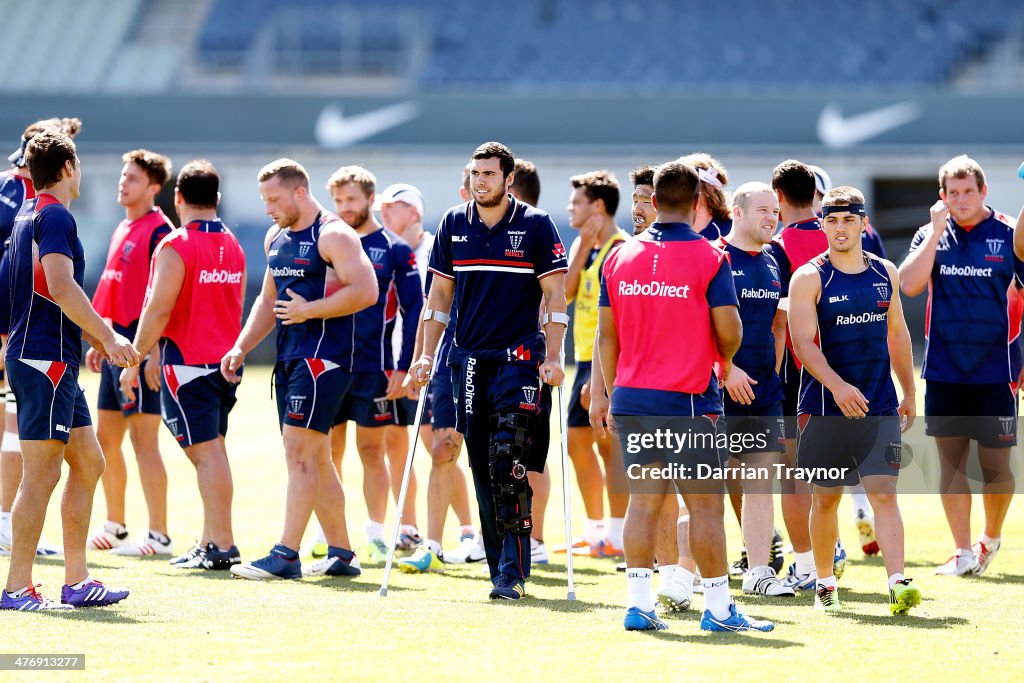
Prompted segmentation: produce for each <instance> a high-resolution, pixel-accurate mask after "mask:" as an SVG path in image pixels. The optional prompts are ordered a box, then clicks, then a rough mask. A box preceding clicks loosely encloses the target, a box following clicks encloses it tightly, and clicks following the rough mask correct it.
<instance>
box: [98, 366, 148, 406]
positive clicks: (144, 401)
mask: <svg viewBox="0 0 1024 683" xmlns="http://www.w3.org/2000/svg"><path fill="white" fill-rule="evenodd" d="M147 362H151V361H147ZM120 382H121V368H119V367H117V366H116V365H113V364H111V363H108V362H107V361H103V368H102V369H101V370H100V393H99V397H98V398H97V400H96V407H97V408H98V409H99V410H120V411H121V414H122V415H124V416H125V417H131V416H132V415H138V414H140V413H141V414H144V415H159V414H160V392H159V391H153V390H152V389H150V388H149V385H148V384H146V379H145V377H143V376H142V373H141V372H140V373H139V386H138V388H137V389H136V391H135V400H133V401H129V400H128V399H126V398H125V396H124V394H122V393H121V384H120Z"/></svg>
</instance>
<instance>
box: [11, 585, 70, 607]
mask: <svg viewBox="0 0 1024 683" xmlns="http://www.w3.org/2000/svg"><path fill="white" fill-rule="evenodd" d="M40 585H41V584H36V585H35V586H29V587H28V588H26V589H25V590H23V591H21V595H19V596H18V597H14V596H13V595H11V594H10V593H8V592H7V591H3V593H0V609H13V610H17V611H19V612H39V611H41V610H71V609H74V608H75V606H74V605H64V604H61V603H59V602H54V601H53V600H50V599H49V598H44V597H43V596H42V594H41V593H38V592H36V588H38V587H39V586H40ZM15 592H16V593H17V592H18V591H15Z"/></svg>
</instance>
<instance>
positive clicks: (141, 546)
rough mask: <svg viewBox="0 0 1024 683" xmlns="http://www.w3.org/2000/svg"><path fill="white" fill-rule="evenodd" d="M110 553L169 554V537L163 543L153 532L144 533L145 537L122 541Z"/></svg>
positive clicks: (140, 555)
mask: <svg viewBox="0 0 1024 683" xmlns="http://www.w3.org/2000/svg"><path fill="white" fill-rule="evenodd" d="M110 554H111V555H122V556H124V557H149V556H152V555H171V554H172V553H171V539H170V538H168V539H167V543H164V542H163V541H161V540H160V539H159V538H156V536H154V535H153V532H152V531H151V532H149V533H148V534H146V537H145V538H140V539H139V540H138V541H135V542H131V541H129V542H128V543H123V544H121V545H119V546H117V547H116V548H114V549H112V550H111V551H110Z"/></svg>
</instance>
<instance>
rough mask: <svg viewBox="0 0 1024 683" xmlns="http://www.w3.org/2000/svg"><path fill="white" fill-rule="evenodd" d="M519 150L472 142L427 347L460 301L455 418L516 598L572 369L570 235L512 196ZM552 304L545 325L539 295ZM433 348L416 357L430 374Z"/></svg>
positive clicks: (497, 567)
mask: <svg viewBox="0 0 1024 683" xmlns="http://www.w3.org/2000/svg"><path fill="white" fill-rule="evenodd" d="M514 168H515V159H514V158H513V156H512V153H511V151H510V150H509V149H508V148H507V147H505V146H504V145H502V144H500V143H496V142H489V143H485V144H483V145H481V146H480V147H478V148H477V149H476V151H475V152H474V153H473V160H472V162H471V170H470V186H471V190H472V196H473V200H472V201H470V202H467V203H466V204H462V205H460V206H456V207H453V208H452V209H449V210H448V211H447V212H446V213H445V215H444V217H443V218H442V219H441V225H440V226H439V227H438V230H437V237H436V240H435V242H434V248H433V250H432V251H431V254H430V270H431V272H433V273H434V275H435V276H436V277H435V278H434V284H433V286H432V287H431V289H430V295H429V298H428V299H427V309H426V310H425V311H424V314H423V318H424V321H425V322H424V325H423V348H426V349H432V348H436V346H437V342H438V340H439V339H440V337H441V335H442V334H443V332H444V328H445V327H446V325H447V322H448V315H449V312H450V311H451V309H452V306H453V305H454V307H455V310H456V311H457V313H458V327H457V329H456V331H455V339H454V343H453V344H452V348H451V351H450V352H449V355H448V365H449V366H450V367H451V368H452V377H453V380H452V381H453V389H454V393H455V402H456V411H455V413H456V422H457V424H456V429H457V430H458V431H459V432H460V433H461V434H463V435H464V436H465V439H466V447H467V451H468V452H469V463H470V467H471V468H472V471H473V483H474V485H475V487H476V497H477V504H478V506H479V509H480V523H481V530H482V534H483V540H484V549H485V550H486V553H487V564H488V567H489V569H490V574H491V583H492V584H493V589H492V590H491V593H490V597H491V599H499V598H500V599H506V600H518V599H519V598H521V597H523V595H524V594H525V591H526V579H527V578H528V577H529V575H530V531H531V529H532V520H531V518H530V505H531V490H530V486H529V483H528V481H527V478H526V472H527V470H534V471H538V472H539V471H542V470H543V469H544V461H545V459H546V458H547V449H548V437H549V434H548V432H549V427H548V415H549V412H548V411H549V410H550V407H549V391H550V390H549V389H547V388H546V387H544V384H547V385H551V386H559V385H561V383H562V380H563V379H564V372H563V370H562V365H561V362H560V353H561V350H562V336H563V332H564V330H565V327H566V326H567V325H568V322H569V317H568V316H567V315H566V313H565V308H566V304H565V272H566V270H567V269H568V264H567V262H566V257H565V247H564V246H563V245H562V242H561V240H560V239H559V238H558V233H557V231H556V230H555V226H554V223H553V222H552V221H551V218H550V217H549V216H548V215H547V214H546V213H545V212H543V211H540V210H538V209H535V208H533V207H532V206H529V205H527V204H523V203H522V202H520V201H518V200H516V199H514V198H513V197H511V196H509V194H508V188H509V185H511V183H512V181H513V180H514V177H515V174H514ZM542 299H543V302H544V310H545V311H547V312H546V313H545V314H544V316H543V319H542V321H541V322H542V325H543V326H544V334H542V333H541V330H540V329H539V327H538V325H537V311H538V309H539V308H540V305H541V300H542ZM432 365H433V359H432V358H431V357H429V356H423V357H421V358H420V359H419V360H417V361H416V362H415V363H414V364H413V365H412V367H411V368H410V374H412V375H413V377H414V379H415V381H416V382H417V384H419V385H420V386H422V385H425V384H426V383H427V381H428V380H429V378H430V371H431V367H432Z"/></svg>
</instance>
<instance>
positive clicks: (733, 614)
mask: <svg viewBox="0 0 1024 683" xmlns="http://www.w3.org/2000/svg"><path fill="white" fill-rule="evenodd" d="M700 630H701V631H733V632H735V631H773V630H775V624H774V623H772V622H770V621H759V620H757V619H751V618H750V617H748V616H745V615H744V614H743V612H740V611H738V610H737V609H736V603H732V604H731V605H729V618H728V619H725V620H724V621H723V620H720V619H715V617H714V615H713V614H711V611H710V610H704V616H703V617H701V619H700Z"/></svg>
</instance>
